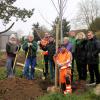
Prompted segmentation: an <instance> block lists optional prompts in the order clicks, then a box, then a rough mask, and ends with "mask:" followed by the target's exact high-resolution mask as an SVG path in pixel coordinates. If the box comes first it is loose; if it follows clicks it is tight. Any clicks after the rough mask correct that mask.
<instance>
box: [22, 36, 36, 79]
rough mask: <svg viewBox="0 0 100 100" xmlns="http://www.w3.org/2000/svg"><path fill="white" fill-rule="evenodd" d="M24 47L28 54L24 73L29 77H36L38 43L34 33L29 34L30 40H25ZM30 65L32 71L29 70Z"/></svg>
mask: <svg viewBox="0 0 100 100" xmlns="http://www.w3.org/2000/svg"><path fill="white" fill-rule="evenodd" d="M22 48H23V50H24V51H25V54H26V61H25V67H24V73H23V74H24V76H25V77H26V78H27V79H34V72H35V69H34V68H35V66H36V52H37V43H36V42H35V41H34V36H33V34H29V36H28V40H27V41H25V42H24V44H23V47H22ZM29 66H31V72H29Z"/></svg>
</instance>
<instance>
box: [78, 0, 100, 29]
mask: <svg viewBox="0 0 100 100" xmlns="http://www.w3.org/2000/svg"><path fill="white" fill-rule="evenodd" d="M98 2H99V0H81V2H80V3H79V13H78V16H77V20H78V21H79V22H81V24H86V26H87V28H90V29H91V30H92V28H91V27H90V24H91V23H93V21H94V20H95V19H96V18H97V17H98V16H100V9H99V5H98V4H99V3H98Z"/></svg>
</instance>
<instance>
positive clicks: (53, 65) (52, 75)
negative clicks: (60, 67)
mask: <svg viewBox="0 0 100 100" xmlns="http://www.w3.org/2000/svg"><path fill="white" fill-rule="evenodd" d="M49 64H50V78H51V79H53V78H54V75H55V64H54V61H53V60H49Z"/></svg>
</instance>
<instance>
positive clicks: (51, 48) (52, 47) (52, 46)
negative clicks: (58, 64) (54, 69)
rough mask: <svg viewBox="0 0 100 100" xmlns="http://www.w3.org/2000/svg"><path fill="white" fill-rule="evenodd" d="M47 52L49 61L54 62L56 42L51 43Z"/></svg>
mask: <svg viewBox="0 0 100 100" xmlns="http://www.w3.org/2000/svg"><path fill="white" fill-rule="evenodd" d="M46 49H47V51H48V58H49V60H53V56H54V54H55V53H56V46H55V42H50V43H49V44H48V45H47V47H46Z"/></svg>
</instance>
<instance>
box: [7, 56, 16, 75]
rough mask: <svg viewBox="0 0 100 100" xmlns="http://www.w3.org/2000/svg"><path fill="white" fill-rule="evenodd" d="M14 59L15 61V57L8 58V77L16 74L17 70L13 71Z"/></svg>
mask: <svg viewBox="0 0 100 100" xmlns="http://www.w3.org/2000/svg"><path fill="white" fill-rule="evenodd" d="M14 59H15V57H8V58H7V62H6V68H7V77H9V76H12V75H14V74H15V69H13V63H14Z"/></svg>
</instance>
